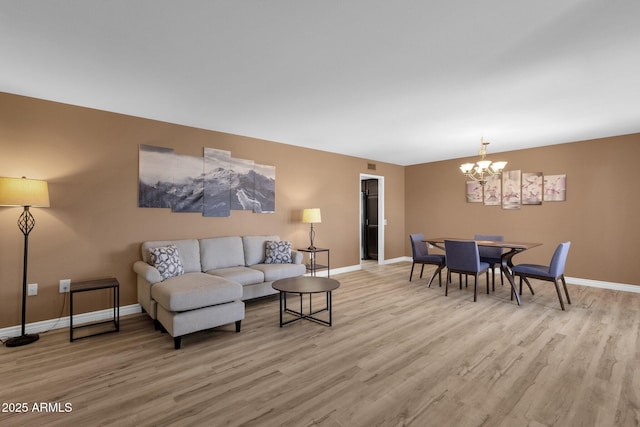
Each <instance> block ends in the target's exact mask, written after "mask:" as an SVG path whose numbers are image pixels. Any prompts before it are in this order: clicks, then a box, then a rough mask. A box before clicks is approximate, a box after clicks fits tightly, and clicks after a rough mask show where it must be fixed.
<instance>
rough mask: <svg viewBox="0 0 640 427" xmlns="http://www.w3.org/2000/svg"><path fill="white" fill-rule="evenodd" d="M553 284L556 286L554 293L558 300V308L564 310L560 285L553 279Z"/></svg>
mask: <svg viewBox="0 0 640 427" xmlns="http://www.w3.org/2000/svg"><path fill="white" fill-rule="evenodd" d="M553 284H554V285H555V286H556V293H557V294H558V301H560V308H562V310H563V311H564V302H562V294H561V293H560V287H559V286H558V280H556V279H554V280H553Z"/></svg>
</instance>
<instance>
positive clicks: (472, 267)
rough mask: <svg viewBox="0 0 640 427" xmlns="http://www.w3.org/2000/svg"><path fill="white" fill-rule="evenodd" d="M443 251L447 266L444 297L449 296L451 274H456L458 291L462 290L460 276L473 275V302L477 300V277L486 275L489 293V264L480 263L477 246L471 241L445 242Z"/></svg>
mask: <svg viewBox="0 0 640 427" xmlns="http://www.w3.org/2000/svg"><path fill="white" fill-rule="evenodd" d="M444 249H445V256H446V265H447V280H446V285H445V290H444V295H445V296H447V295H448V294H449V282H450V281H451V273H458V275H459V278H460V289H462V275H463V274H464V275H466V276H468V275H469V274H473V276H474V277H475V280H474V282H473V301H474V302H475V301H477V300H478V276H479V275H480V274H482V273H486V274H487V293H489V264H487V263H486V262H481V261H480V253H479V252H478V244H477V243H476V242H475V241H473V240H445V241H444Z"/></svg>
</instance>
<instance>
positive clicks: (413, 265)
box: [409, 262, 416, 281]
mask: <svg viewBox="0 0 640 427" xmlns="http://www.w3.org/2000/svg"><path fill="white" fill-rule="evenodd" d="M415 266H416V263H415V262H414V263H413V264H411V273H409V281H411V278H412V277H413V267H415Z"/></svg>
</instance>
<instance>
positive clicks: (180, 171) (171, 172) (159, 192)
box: [138, 144, 275, 217]
mask: <svg viewBox="0 0 640 427" xmlns="http://www.w3.org/2000/svg"><path fill="white" fill-rule="evenodd" d="M139 162H140V163H139V195H138V206H139V207H148V208H171V209H172V210H173V211H174V212H202V214H203V215H204V216H209V217H225V216H229V215H230V214H231V210H251V211H253V212H255V213H272V212H275V167H274V166H269V165H258V164H255V163H254V161H253V160H246V159H236V158H233V157H231V152H229V151H225V150H218V149H215V148H205V149H204V156H203V157H195V156H185V155H180V154H176V153H175V152H174V150H173V149H171V148H165V147H156V146H152V145H144V144H141V145H140V157H139Z"/></svg>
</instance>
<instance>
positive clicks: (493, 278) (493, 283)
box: [487, 265, 496, 293]
mask: <svg viewBox="0 0 640 427" xmlns="http://www.w3.org/2000/svg"><path fill="white" fill-rule="evenodd" d="M487 274H489V272H487ZM491 289H493V291H494V292H495V290H496V266H495V265H492V266H491ZM487 293H489V282H487Z"/></svg>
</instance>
